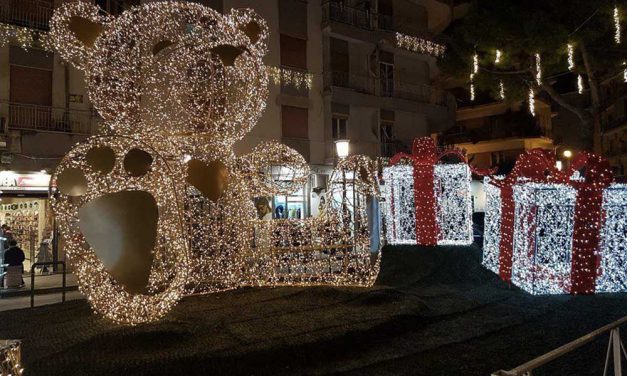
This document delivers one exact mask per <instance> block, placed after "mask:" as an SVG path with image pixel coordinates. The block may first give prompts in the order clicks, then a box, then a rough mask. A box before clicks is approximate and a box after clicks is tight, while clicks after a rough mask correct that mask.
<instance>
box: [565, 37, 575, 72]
mask: <svg viewBox="0 0 627 376" xmlns="http://www.w3.org/2000/svg"><path fill="white" fill-rule="evenodd" d="M567 48H568V70H569V71H572V70H573V69H575V46H574V45H573V44H572V43H568V45H567Z"/></svg>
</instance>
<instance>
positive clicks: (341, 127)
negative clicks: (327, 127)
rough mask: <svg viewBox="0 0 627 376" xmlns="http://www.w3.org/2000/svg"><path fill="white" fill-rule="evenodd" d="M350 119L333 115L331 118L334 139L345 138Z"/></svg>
mask: <svg viewBox="0 0 627 376" xmlns="http://www.w3.org/2000/svg"><path fill="white" fill-rule="evenodd" d="M347 122H348V119H346V118H343V117H335V116H334V117H333V118H332V119H331V135H332V137H333V139H334V140H344V139H346V138H347V136H346V123H347Z"/></svg>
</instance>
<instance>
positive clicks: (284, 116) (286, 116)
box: [281, 106, 309, 139]
mask: <svg viewBox="0 0 627 376" xmlns="http://www.w3.org/2000/svg"><path fill="white" fill-rule="evenodd" d="M281 129H282V134H283V137H287V138H301V139H307V138H309V127H308V111H307V109H306V108H301V107H293V106H281Z"/></svg>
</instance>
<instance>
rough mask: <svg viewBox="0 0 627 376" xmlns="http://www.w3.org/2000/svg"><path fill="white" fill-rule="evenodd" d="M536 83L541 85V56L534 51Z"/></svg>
mask: <svg viewBox="0 0 627 376" xmlns="http://www.w3.org/2000/svg"><path fill="white" fill-rule="evenodd" d="M536 83H537V84H538V85H542V58H541V57H540V54H539V53H536Z"/></svg>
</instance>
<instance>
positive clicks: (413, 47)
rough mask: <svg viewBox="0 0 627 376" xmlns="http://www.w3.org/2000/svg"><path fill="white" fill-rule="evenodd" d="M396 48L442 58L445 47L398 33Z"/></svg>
mask: <svg viewBox="0 0 627 376" xmlns="http://www.w3.org/2000/svg"><path fill="white" fill-rule="evenodd" d="M396 46H397V47H399V48H404V49H406V50H409V51H412V52H419V53H425V54H429V55H432V56H435V57H441V56H443V55H444V52H445V51H446V47H445V46H444V45H442V44H438V43H435V42H433V41H430V40H427V39H423V38H419V37H414V36H411V35H406V34H402V33H399V32H397V33H396Z"/></svg>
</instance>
